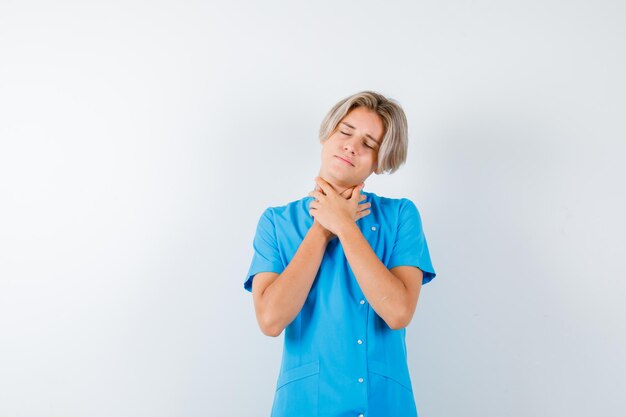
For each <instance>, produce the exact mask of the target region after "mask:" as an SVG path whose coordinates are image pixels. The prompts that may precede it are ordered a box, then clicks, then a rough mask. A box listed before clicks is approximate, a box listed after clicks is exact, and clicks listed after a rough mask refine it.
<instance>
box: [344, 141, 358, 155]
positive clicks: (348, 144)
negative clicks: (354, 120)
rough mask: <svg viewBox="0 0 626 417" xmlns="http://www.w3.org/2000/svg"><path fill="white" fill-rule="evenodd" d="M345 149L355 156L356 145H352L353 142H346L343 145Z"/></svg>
mask: <svg viewBox="0 0 626 417" xmlns="http://www.w3.org/2000/svg"><path fill="white" fill-rule="evenodd" d="M343 149H344V150H345V151H348V152H350V153H351V154H352V155H354V154H355V152H354V145H353V144H352V141H351V140H348V141H346V142H345V143H344V144H343Z"/></svg>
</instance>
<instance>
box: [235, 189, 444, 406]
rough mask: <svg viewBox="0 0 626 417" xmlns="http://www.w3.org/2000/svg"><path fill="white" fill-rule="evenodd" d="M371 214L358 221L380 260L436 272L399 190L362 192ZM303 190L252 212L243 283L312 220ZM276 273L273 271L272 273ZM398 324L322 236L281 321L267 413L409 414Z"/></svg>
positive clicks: (292, 246) (426, 276)
mask: <svg viewBox="0 0 626 417" xmlns="http://www.w3.org/2000/svg"><path fill="white" fill-rule="evenodd" d="M363 194H365V195H366V196H367V197H368V198H367V200H366V201H369V202H370V203H371V204H372V207H371V214H369V215H368V216H365V217H364V218H362V219H360V220H359V221H357V225H358V226H359V229H360V230H361V232H362V233H363V235H364V236H365V238H366V239H367V241H368V242H369V244H370V245H371V247H372V249H373V250H374V252H375V253H376V255H377V256H378V258H379V259H380V260H381V261H382V263H383V264H384V265H385V266H386V267H387V268H388V269H391V268H394V267H396V266H401V265H409V266H416V267H418V268H420V269H421V270H422V271H423V279H422V283H423V284H426V283H427V282H429V281H430V280H432V279H433V278H434V277H435V271H434V269H433V266H432V264H431V260H430V254H429V252H428V245H427V243H426V238H425V236H424V232H423V230H422V222H421V218H420V215H419V212H418V210H417V208H416V207H415V204H413V202H411V201H410V200H408V199H404V198H403V199H392V198H385V197H379V196H377V195H376V194H373V193H368V192H363ZM312 200H313V198H312V197H306V198H303V199H301V200H297V201H294V202H291V203H289V204H287V205H284V206H280V207H271V208H268V209H267V210H265V212H264V213H263V215H262V216H261V218H260V220H259V223H258V226H257V230H256V235H255V237H254V256H253V259H252V264H251V265H250V270H249V271H248V276H247V279H246V281H245V283H244V288H245V289H246V290H248V291H251V290H252V280H253V278H254V275H256V274H257V273H259V272H276V273H278V274H280V273H281V272H283V270H284V269H285V267H286V266H287V265H288V264H289V262H290V261H291V259H292V258H293V256H294V255H295V253H296V250H297V249H298V247H299V246H300V243H301V242H302V240H303V239H304V236H305V235H306V233H307V231H308V230H309V228H310V227H311V226H312V224H313V218H312V217H311V216H310V214H309V204H310V202H311V201H312ZM278 279H280V277H279V278H278ZM405 334H406V330H405V329H399V330H392V329H391V328H390V327H389V326H388V325H387V324H386V323H385V321H383V319H381V318H380V317H379V316H378V315H377V314H376V312H375V311H374V310H373V309H372V308H371V306H370V305H369V303H368V301H367V299H366V298H365V296H364V295H363V292H362V291H361V288H360V287H359V284H358V282H357V280H356V278H355V277H354V274H353V272H352V269H351V268H350V265H349V264H348V261H347V259H346V256H345V254H344V252H343V248H342V246H341V242H340V241H339V239H333V240H331V241H330V242H329V243H328V246H327V247H326V251H325V253H324V257H323V259H322V262H321V265H320V268H319V270H318V273H317V276H316V277H315V281H314V282H313V286H312V287H311V291H310V292H309V295H308V297H307V299H306V301H305V303H304V306H303V307H302V310H301V311H300V313H299V314H298V316H297V317H296V318H295V319H294V321H293V322H291V324H289V326H287V328H286V329H285V339H284V349H283V358H282V365H281V369H280V374H279V377H278V383H277V385H276V393H275V396H274V404H273V407H272V417H286V416H289V417H292V416H298V417H307V416H333V417H335V416H353V417H359V416H360V415H361V414H362V415H363V416H365V417H392V416H393V417H404V416H417V411H416V407H415V401H414V398H413V390H412V386H411V379H410V377H409V370H408V366H407V353H406V343H405Z"/></svg>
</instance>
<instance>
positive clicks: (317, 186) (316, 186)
mask: <svg viewBox="0 0 626 417" xmlns="http://www.w3.org/2000/svg"><path fill="white" fill-rule="evenodd" d="M313 191H319V192H320V193H322V194H324V191H322V187H320V186H319V185H317V184H315V190H313Z"/></svg>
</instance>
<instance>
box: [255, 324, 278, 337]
mask: <svg viewBox="0 0 626 417" xmlns="http://www.w3.org/2000/svg"><path fill="white" fill-rule="evenodd" d="M260 327H261V332H262V333H263V334H264V335H265V336H269V337H278V336H280V334H281V333H282V332H283V329H281V328H280V327H278V326H260Z"/></svg>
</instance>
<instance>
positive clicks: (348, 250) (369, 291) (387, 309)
mask: <svg viewBox="0 0 626 417" xmlns="http://www.w3.org/2000/svg"><path fill="white" fill-rule="evenodd" d="M337 233H338V235H337V236H338V237H339V240H340V241H341V245H342V246H343V250H344V253H345V254H346V258H347V259H348V263H349V264H350V267H351V268H352V272H354V276H355V277H356V280H357V282H358V283H359V286H360V287H361V290H362V291H363V294H364V295H365V298H367V300H368V301H369V303H370V305H371V306H372V308H373V309H374V311H375V312H376V314H378V315H379V316H380V317H381V318H382V319H383V320H384V321H385V323H387V325H388V326H389V327H391V328H392V329H401V328H403V327H406V326H408V324H409V323H410V322H411V319H412V318H413V313H414V312H415V308H416V306H417V300H418V298H419V293H420V289H421V288H422V271H421V270H420V269H419V268H417V267H414V266H397V267H395V268H392V269H391V270H389V269H387V267H386V266H385V265H384V264H383V263H382V262H381V261H380V259H378V256H376V253H374V251H373V250H372V248H371V247H370V244H369V242H368V241H367V240H366V239H365V237H364V236H363V233H361V231H360V230H359V228H358V227H357V226H356V224H349V223H346V224H345V226H343V227H342V228H340V229H339V230H338V232H337Z"/></svg>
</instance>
